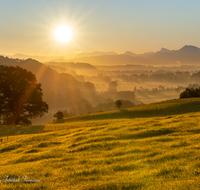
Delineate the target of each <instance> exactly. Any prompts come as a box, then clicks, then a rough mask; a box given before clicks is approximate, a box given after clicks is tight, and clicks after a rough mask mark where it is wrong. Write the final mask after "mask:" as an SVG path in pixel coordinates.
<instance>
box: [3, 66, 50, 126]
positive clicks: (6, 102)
mask: <svg viewBox="0 0 200 190" xmlns="http://www.w3.org/2000/svg"><path fill="white" fill-rule="evenodd" d="M42 96H43V93H42V89H41V84H40V83H37V80H36V77H35V75H34V74H33V73H31V72H29V71H27V70H26V69H22V68H21V67H18V66H17V67H13V66H10V67H8V66H3V65H0V120H1V123H2V124H5V125H13V124H15V125H19V124H31V121H30V119H32V118H36V117H38V116H40V117H41V116H42V115H44V113H45V112H48V105H47V104H46V103H45V102H44V101H43V99H42Z"/></svg>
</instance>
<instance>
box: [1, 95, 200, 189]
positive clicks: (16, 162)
mask: <svg viewBox="0 0 200 190" xmlns="http://www.w3.org/2000/svg"><path fill="white" fill-rule="evenodd" d="M199 102H200V100H199V99H190V100H189V99H187V100H171V101H167V102H162V103H156V104H152V105H145V106H141V107H137V108H132V109H129V110H128V113H129V112H131V113H134V115H137V114H138V115H140V116H141V117H138V118H137V117H136V116H134V117H132V118H129V116H127V117H125V115H123V117H120V118H117V116H116V117H114V114H116V115H117V114H119V113H121V112H120V111H117V112H108V113H99V114H91V115H85V116H80V117H76V118H75V117H74V118H72V119H65V120H64V121H63V123H56V124H46V125H44V126H31V127H28V126H17V128H16V129H14V127H13V126H7V127H8V128H7V130H5V131H3V129H4V127H5V126H1V127H0V132H2V131H3V132H2V133H0V135H1V136H2V138H5V139H6V138H7V135H9V133H10V134H11V135H12V136H9V138H8V142H7V141H6V140H5V141H4V142H3V143H1V145H0V180H2V179H3V176H5V175H7V176H10V178H13V177H22V176H24V175H26V176H28V177H27V178H28V179H34V180H40V182H38V183H3V182H0V186H1V187H0V189H15V190H18V189H35V190H36V189H38V190H39V189H47V190H51V189H91V190H95V189H96V190H104V189H109V190H110V189H131V190H132V189H183V190H185V189H200V127H199V123H200V110H198V105H199ZM176 105H177V106H176ZM183 108H184V110H183ZM186 108H187V109H186ZM193 108H194V109H193ZM159 109H160V112H159V111H158V110H159ZM170 109H171V114H168V112H170ZM137 110H138V112H139V113H138V112H137ZM150 110H151V111H150ZM190 110H192V111H190ZM154 111H155V112H154ZM151 112H154V114H153V113H151ZM123 113H124V112H123ZM142 113H143V117H142ZM156 113H159V114H156ZM106 114H108V115H109V116H110V114H111V115H112V117H111V118H113V119H111V118H109V116H106ZM151 115H152V116H153V115H154V117H151ZM103 116H105V118H104V119H103ZM155 116H156V117H155ZM87 118H88V119H87ZM89 118H90V119H89ZM92 118H93V119H92ZM97 118H99V119H97ZM133 118H134V119H133ZM17 129H19V131H20V133H19V132H18V130H17ZM21 129H23V131H22V130H21ZM26 131H27V134H25V133H26ZM34 133H35V134H34ZM36 133H37V134H36Z"/></svg>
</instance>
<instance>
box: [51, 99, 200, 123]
mask: <svg viewBox="0 0 200 190" xmlns="http://www.w3.org/2000/svg"><path fill="white" fill-rule="evenodd" d="M197 111H200V98H191V99H189V98H188V99H177V100H168V101H163V102H158V103H153V104H147V105H143V106H138V107H134V108H130V109H125V110H120V111H111V112H99V113H94V114H88V115H81V116H77V117H70V118H66V119H64V120H63V121H59V122H74V121H88V120H102V119H119V118H128V119H134V118H147V117H155V116H170V115H177V114H184V113H190V112H197ZM59 122H54V123H59Z"/></svg>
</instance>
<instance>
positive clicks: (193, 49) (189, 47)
mask: <svg viewBox="0 0 200 190" xmlns="http://www.w3.org/2000/svg"><path fill="white" fill-rule="evenodd" d="M179 51H182V52H183V51H184V52H186V51H187V52H197V51H200V49H199V48H198V47H196V46H192V45H185V46H183V47H182V48H181V49H180V50H179Z"/></svg>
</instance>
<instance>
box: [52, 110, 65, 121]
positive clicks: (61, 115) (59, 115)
mask: <svg viewBox="0 0 200 190" xmlns="http://www.w3.org/2000/svg"><path fill="white" fill-rule="evenodd" d="M53 116H54V117H56V119H57V120H60V119H63V118H64V114H63V112H61V111H58V112H57V113H55V114H54V115H53Z"/></svg>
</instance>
